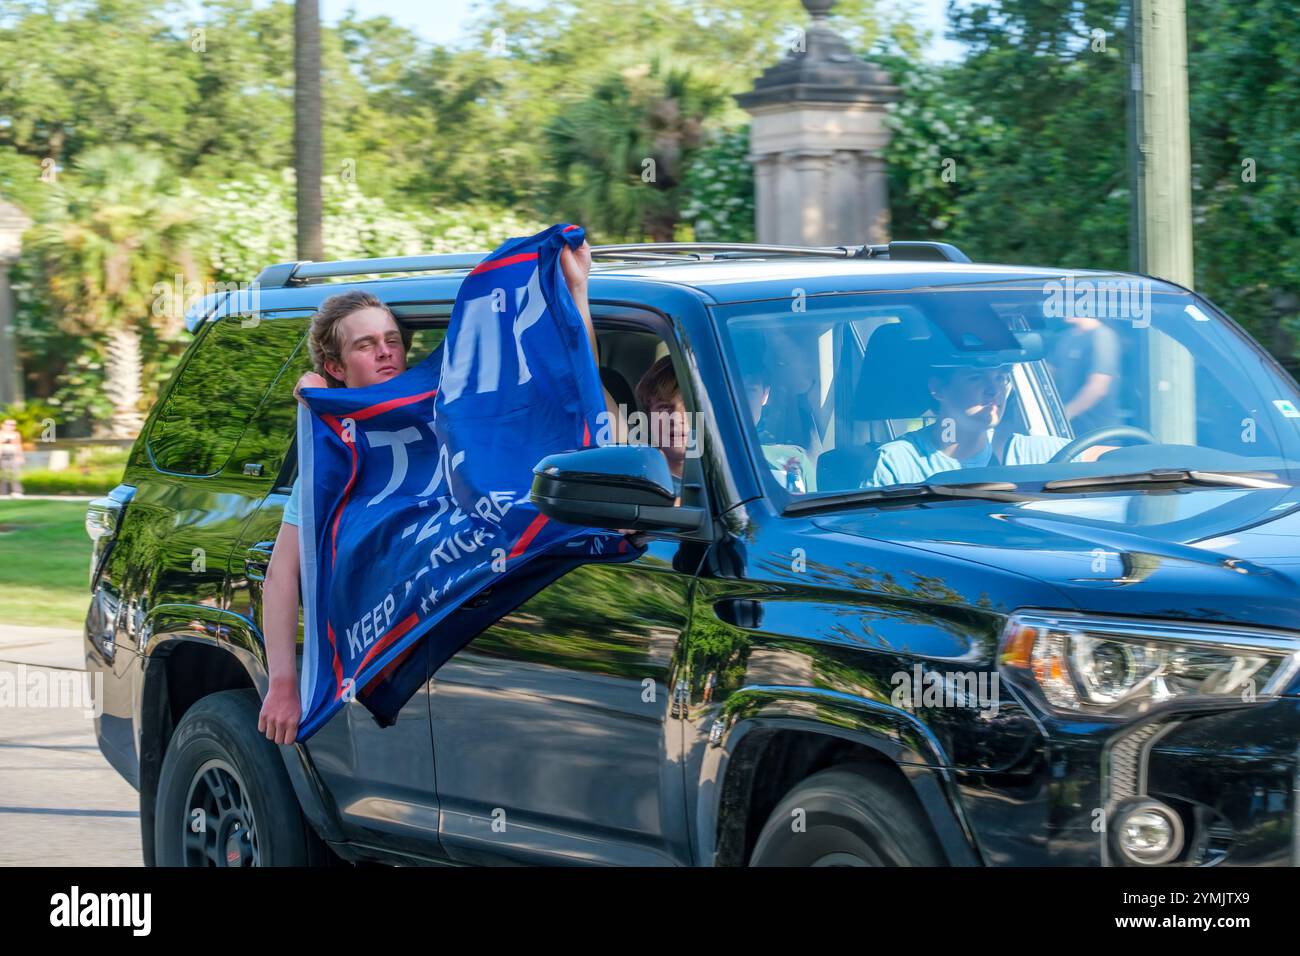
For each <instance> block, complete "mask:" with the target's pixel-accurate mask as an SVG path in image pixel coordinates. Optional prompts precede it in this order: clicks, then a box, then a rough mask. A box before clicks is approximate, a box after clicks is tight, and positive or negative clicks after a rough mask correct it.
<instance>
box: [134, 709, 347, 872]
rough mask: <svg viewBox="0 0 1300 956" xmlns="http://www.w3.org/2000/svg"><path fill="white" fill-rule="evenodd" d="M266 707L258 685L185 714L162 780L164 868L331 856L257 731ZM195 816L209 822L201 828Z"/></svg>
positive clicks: (300, 861)
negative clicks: (258, 691)
mask: <svg viewBox="0 0 1300 956" xmlns="http://www.w3.org/2000/svg"><path fill="white" fill-rule="evenodd" d="M260 710H261V699H260V698H259V697H258V695H257V691H255V690H252V689H251V688H250V689H244V690H226V691H221V692H220V693H216V694H210V695H209V696H207V697H204V698H203V699H202V700H200V701H199V702H198V703H196V704H195V705H194V706H193V707H191V708H190V709H189V710H188V711H186V712H185V716H184V717H182V718H181V722H180V725H179V726H178V727H177V728H176V733H175V734H174V735H173V737H172V739H171V743H170V744H169V745H168V747H167V755H166V757H164V758H163V765H162V773H161V776H160V777H159V780H158V797H157V802H156V805H155V813H154V846H155V855H156V858H157V864H158V865H159V866H310V865H315V864H321V863H323V862H325V860H326V859H327V858H328V856H329V853H328V850H327V849H326V847H325V845H324V843H322V842H321V841H320V839H319V837H317V836H316V834H315V832H314V831H312V829H311V826H310V825H309V824H308V823H307V821H306V819H305V818H304V817H303V814H302V808H301V807H299V805H298V798H297V797H296V796H294V792H293V785H292V784H291V783H290V782H289V774H288V772H287V771H286V770H285V769H284V762H283V760H282V758H281V757H280V753H279V748H278V747H277V746H276V745H275V744H273V743H271V741H269V740H267V739H266V736H265V735H264V734H261V733H259V732H258V730H257V717H258V713H259V711H260ZM195 809H202V810H203V813H202V814H195V813H194V812H193V811H194V810H195ZM195 820H202V821H203V824H202V825H201V826H199V827H198V828H197V829H196V828H195V827H194V825H193V824H194V821H195Z"/></svg>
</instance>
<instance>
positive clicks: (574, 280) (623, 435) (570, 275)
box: [560, 241, 627, 444]
mask: <svg viewBox="0 0 1300 956" xmlns="http://www.w3.org/2000/svg"><path fill="white" fill-rule="evenodd" d="M560 268H561V269H562V270H563V272H564V281H565V283H566V284H567V285H568V287H569V295H571V296H573V304H574V305H575V306H577V307H578V313H579V314H580V315H581V316H582V324H583V326H584V327H585V328H586V330H587V340H588V341H589V342H590V343H591V354H592V356H593V357H594V358H595V360H596V364H597V365H599V364H600V351H599V350H598V347H597V345H596V326H595V324H594V323H593V322H592V321H591V303H590V302H589V301H588V300H587V276H588V274H589V273H590V272H591V246H589V245H587V243H586V241H584V242H583V243H582V245H580V246H579V247H578V248H577V249H576V250H574V249H570V248H569V247H568V246H565V247H564V248H563V249H561V250H560ZM602 391H604V393H605V411H606V412H607V413H608V414H609V421H610V431H611V435H612V437H613V440H614V442H615V443H616V444H624V443H625V442H626V441H627V423H626V422H625V421H624V419H623V417H622V416H621V415H619V413H618V405H617V404H616V403H615V402H614V396H613V395H611V394H609V389H607V388H604V387H603V386H602Z"/></svg>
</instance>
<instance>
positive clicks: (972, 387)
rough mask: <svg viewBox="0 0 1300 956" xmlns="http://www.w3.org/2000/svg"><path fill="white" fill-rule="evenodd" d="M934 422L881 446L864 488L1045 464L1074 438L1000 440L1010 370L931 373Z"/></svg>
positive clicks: (1097, 449) (1096, 450)
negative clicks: (959, 471) (991, 468)
mask: <svg viewBox="0 0 1300 956" xmlns="http://www.w3.org/2000/svg"><path fill="white" fill-rule="evenodd" d="M928 385H929V389H930V395H931V396H932V397H933V398H934V400H935V402H936V407H937V410H938V414H937V417H936V419H935V421H934V422H933V423H931V424H929V425H926V426H924V427H923V428H919V429H917V430H916V431H913V432H908V433H907V434H906V435H904V436H903V437H902V438H900V439H898V440H896V441H891V442H886V443H885V444H884V445H882V446H881V447H880V459H879V460H878V461H877V463H876V468H875V471H874V472H873V473H872V475H871V477H870V479H868V480H867V482H866V483H864V485H863V487H884V486H887V485H901V484H910V483H915V482H922V481H925V480H926V479H928V478H929V477H930V476H931V475H934V474H938V473H939V472H941V471H956V470H957V469H960V468H980V467H983V466H985V465H989V464H1002V465H1041V464H1045V463H1046V462H1048V461H1050V460H1051V458H1052V456H1053V455H1055V454H1056V453H1057V452H1058V451H1060V450H1061V449H1062V448H1064V447H1065V446H1066V445H1068V444H1069V443H1070V441H1071V439H1069V438H1061V437H1058V436H1055V435H1025V434H1021V433H1019V432H1017V433H1014V434H1010V435H1007V434H1003V435H1000V436H998V437H996V438H995V436H994V430H995V429H996V428H997V426H998V424H999V423H1000V422H1001V421H1002V416H1003V414H1004V413H1005V412H1006V407H1007V399H1008V397H1009V396H1010V394H1011V366H1010V365H999V366H996V367H993V368H975V367H969V366H958V367H954V366H941V365H935V366H931V368H930V377H929V381H928ZM1112 447H1113V446H1106V445H1095V446H1093V447H1092V448H1089V449H1087V450H1086V451H1084V452H1081V453H1080V454H1079V456H1078V458H1077V459H1076V460H1081V461H1093V460H1095V459H1096V458H1097V457H1098V456H1100V455H1102V454H1104V453H1105V452H1107V451H1110V450H1111V448H1112Z"/></svg>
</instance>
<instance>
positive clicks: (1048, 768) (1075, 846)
mask: <svg viewBox="0 0 1300 956" xmlns="http://www.w3.org/2000/svg"><path fill="white" fill-rule="evenodd" d="M1037 716H1038V719H1039V721H1040V727H1041V728H1042V730H1043V733H1044V737H1045V742H1044V743H1043V745H1042V746H1041V747H1040V748H1035V753H1034V757H1033V758H1032V759H1030V760H1026V761H1025V762H1024V763H1023V764H1022V765H1021V766H1020V767H1018V768H1015V769H1014V770H1011V771H1010V772H1007V773H1000V774H997V775H988V774H982V775H979V776H978V777H976V776H975V775H963V776H964V777H965V780H964V784H963V788H962V789H963V791H964V793H963V802H964V803H965V804H966V806H967V811H968V814H969V817H970V820H971V824H972V828H973V830H974V832H975V836H976V839H977V842H978V843H979V844H980V849H981V852H982V854H983V856H984V858H985V859H986V861H987V862H989V863H993V864H1009V865H1048V866H1134V865H1140V864H1134V863H1132V862H1131V861H1130V860H1128V859H1126V858H1125V856H1124V854H1123V853H1122V852H1121V851H1119V849H1118V847H1117V844H1116V839H1117V827H1116V823H1117V814H1119V813H1122V812H1123V810H1124V808H1125V807H1126V806H1128V805H1131V804H1132V802H1134V801H1136V800H1138V799H1141V798H1143V797H1146V798H1153V799H1155V800H1157V801H1160V802H1161V803H1162V804H1165V805H1166V806H1168V807H1169V808H1172V809H1173V810H1174V811H1176V812H1177V814H1178V816H1179V818H1180V820H1181V823H1182V829H1183V833H1182V841H1181V842H1182V850H1181V852H1180V853H1179V854H1178V855H1177V856H1176V857H1174V859H1172V860H1171V861H1170V862H1169V863H1168V864H1165V865H1170V866H1214V865H1227V866H1291V865H1300V825H1298V824H1300V819H1298V814H1300V804H1298V802H1297V787H1298V786H1300V699H1298V698H1295V697H1283V698H1277V699H1273V700H1267V701H1265V700H1261V701H1259V702H1256V703H1252V704H1248V705H1241V704H1234V705H1233V706H1232V707H1231V709H1218V710H1214V711H1208V712H1207V711H1204V710H1201V711H1197V710H1191V709H1180V710H1168V711H1164V712H1161V713H1153V714H1151V715H1148V716H1146V717H1144V718H1141V719H1139V720H1135V721H1131V722H1126V723H1123V724H1115V723H1103V722H1100V721H1095V720H1094V721H1077V720H1066V719H1060V718H1055V717H1049V716H1045V715H1043V714H1038V715H1037Z"/></svg>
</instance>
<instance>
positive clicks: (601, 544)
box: [297, 224, 643, 742]
mask: <svg viewBox="0 0 1300 956" xmlns="http://www.w3.org/2000/svg"><path fill="white" fill-rule="evenodd" d="M583 235H584V234H583V230H582V229H581V228H580V227H578V226H573V225H565V224H560V225H556V226H552V227H551V228H549V229H546V230H544V231H543V232H540V233H538V234H537V235H535V236H528V237H526V238H522V239H511V240H509V241H508V242H506V243H504V244H503V245H502V246H500V247H499V248H498V249H496V250H495V251H494V252H493V253H492V254H491V255H489V256H488V257H487V258H486V259H484V260H483V262H482V263H480V264H479V265H478V266H477V267H475V268H474V270H473V271H472V272H470V273H469V275H468V276H467V277H466V278H465V280H464V282H463V283H462V284H461V287H460V291H459V293H458V294H457V296H456V304H455V306H454V307H453V309H452V314H451V321H450V324H449V326H448V329H447V335H446V338H445V339H444V340H443V342H442V343H441V344H440V345H439V346H438V348H437V349H435V350H434V351H433V352H432V353H431V354H430V355H429V356H428V357H427V358H426V359H424V361H422V362H420V364H418V365H416V366H414V367H413V368H411V369H409V370H408V371H406V372H404V373H403V374H401V375H398V376H396V377H394V378H392V379H389V380H388V381H386V382H379V383H377V384H375V385H368V386H365V387H362V388H308V389H303V392H302V394H303V398H304V400H305V401H306V403H307V405H308V406H309V407H310V409H311V411H310V412H308V411H307V409H303V408H300V409H299V412H298V460H299V495H300V498H301V509H300V510H301V517H300V521H301V525H300V527H299V542H300V544H299V547H300V550H301V558H302V585H303V590H302V599H303V608H304V611H305V619H306V621H305V627H306V636H305V641H304V648H303V664H302V675H301V696H302V717H301V720H300V723H299V727H298V737H297V740H298V741H300V742H301V741H304V740H306V739H308V738H309V737H311V735H312V734H314V733H315V732H316V731H317V730H319V729H320V728H321V726H322V725H323V724H324V723H325V722H326V721H327V720H329V719H330V717H331V716H333V715H334V714H335V713H336V712H337V711H338V710H339V709H340V708H341V707H342V706H343V705H344V703H345V702H347V701H348V700H351V699H356V700H358V701H359V702H360V703H362V704H363V705H364V706H365V707H366V708H367V709H368V710H369V711H370V712H371V714H373V715H374V717H375V719H376V720H377V721H378V722H379V723H380V724H381V725H384V726H387V725H389V724H391V723H392V722H393V721H395V720H396V718H397V713H398V711H399V710H400V709H401V707H402V705H403V704H404V703H405V702H406V701H407V700H408V699H409V698H410V696H411V694H412V693H414V692H415V690H416V689H417V688H419V686H420V685H421V684H423V683H424V681H425V679H426V675H427V673H428V672H429V671H430V669H432V670H436V669H437V668H438V667H440V666H442V664H444V663H445V662H446V661H447V660H448V659H449V658H450V657H451V656H452V655H453V654H455V653H456V652H457V651H458V650H460V649H461V648H462V647H464V646H465V645H466V644H467V643H469V642H470V641H471V640H472V639H473V638H474V637H475V636H476V635H477V634H478V633H479V632H480V631H482V630H483V628H485V627H487V626H489V625H490V624H492V623H493V622H494V621H496V620H497V619H498V618H500V617H501V616H502V615H504V614H508V613H509V612H510V611H511V610H512V609H514V608H515V607H517V606H518V605H519V604H520V603H522V602H523V601H525V600H527V599H528V598H529V597H531V596H533V595H534V594H536V593H537V592H538V591H539V590H540V589H541V588H543V587H545V586H546V585H547V584H549V583H551V582H552V581H554V580H555V579H557V578H558V577H560V576H561V575H563V574H564V573H566V572H567V571H569V570H570V569H572V568H574V567H576V566H577V565H579V564H582V563H584V562H589V561H595V560H629V559H632V558H635V557H636V556H637V555H638V554H640V553H641V552H642V550H643V549H642V548H639V547H636V546H634V545H632V544H630V543H629V542H628V541H627V539H626V538H625V537H624V536H623V535H621V534H617V533H615V532H611V531H598V530H595V529H591V528H581V527H577V526H574V525H568V524H562V523H559V522H555V521H551V520H548V519H547V518H546V516H545V515H542V514H541V513H540V512H538V510H537V509H536V508H535V507H534V506H533V505H531V504H530V503H529V502H528V491H529V488H530V487H531V485H532V478H533V474H532V468H533V465H534V464H536V463H537V462H538V461H539V460H540V459H541V458H543V457H545V456H546V455H548V454H552V453H554V452H559V451H567V450H570V449H575V448H582V447H586V446H589V445H592V444H594V443H595V442H596V441H597V440H598V436H600V435H601V434H602V433H601V429H600V425H601V424H603V423H604V417H603V413H604V412H605V401H604V391H603V389H602V387H601V383H600V375H599V372H598V370H597V367H596V358H595V356H594V355H592V352H591V345H590V341H589V339H588V337H587V332H586V328H585V326H584V325H583V321H582V316H581V315H580V314H579V312H578V310H577V307H576V306H575V305H574V302H573V299H572V297H571V296H570V295H569V291H568V287H567V286H566V285H565V282H564V278H563V275H562V271H561V268H560V251H561V249H563V247H564V246H566V245H567V246H569V247H570V248H575V249H576V248H577V247H578V246H580V245H581V244H582V241H583Z"/></svg>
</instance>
